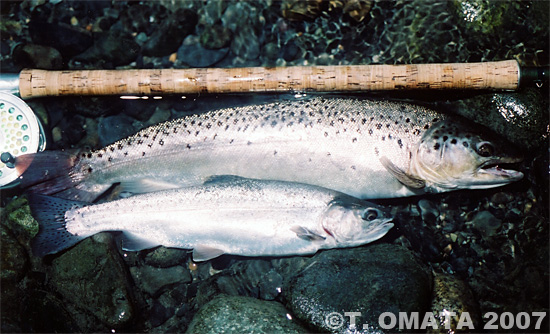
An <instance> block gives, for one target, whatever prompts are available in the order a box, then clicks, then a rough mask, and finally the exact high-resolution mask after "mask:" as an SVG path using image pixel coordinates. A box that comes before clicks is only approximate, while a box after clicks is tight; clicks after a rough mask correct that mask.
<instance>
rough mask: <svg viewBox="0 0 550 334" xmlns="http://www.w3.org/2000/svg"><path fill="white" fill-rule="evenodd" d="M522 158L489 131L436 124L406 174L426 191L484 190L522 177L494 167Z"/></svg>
mask: <svg viewBox="0 0 550 334" xmlns="http://www.w3.org/2000/svg"><path fill="white" fill-rule="evenodd" d="M521 160H522V156H521V155H520V154H519V153H518V152H517V150H515V149H514V148H513V147H512V145H511V144H509V143H507V142H506V141H504V140H503V139H500V138H498V137H497V136H496V135H495V134H493V133H491V132H490V130H488V129H485V128H482V127H476V128H472V126H470V125H465V124H464V123H463V122H462V121H452V122H451V121H448V120H445V121H440V122H437V123H435V124H434V125H433V126H432V127H431V128H429V129H428V130H427V131H426V132H425V133H424V135H423V136H422V139H421V141H420V143H419V145H418V146H417V149H416V150H415V151H413V152H412V160H411V166H410V171H409V174H410V175H412V176H413V177H415V178H417V179H420V180H423V181H424V182H425V183H426V187H427V189H426V190H428V191H438V190H448V189H484V188H492V187H497V186H501V185H505V184H508V183H510V182H513V181H516V180H519V179H521V178H522V177H523V174H522V173H520V172H517V171H514V170H506V169H502V168H500V167H498V164H503V163H515V162H519V161H521Z"/></svg>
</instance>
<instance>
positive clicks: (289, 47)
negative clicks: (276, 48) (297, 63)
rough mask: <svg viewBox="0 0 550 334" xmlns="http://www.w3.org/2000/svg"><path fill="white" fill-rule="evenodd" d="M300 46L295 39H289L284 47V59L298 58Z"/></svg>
mask: <svg viewBox="0 0 550 334" xmlns="http://www.w3.org/2000/svg"><path fill="white" fill-rule="evenodd" d="M299 52H300V48H299V47H298V46H297V45H296V43H295V42H294V40H290V41H288V42H287V43H286V44H285V46H284V47H283V59H284V60H286V61H293V60H294V59H296V58H297V56H298V53H299Z"/></svg>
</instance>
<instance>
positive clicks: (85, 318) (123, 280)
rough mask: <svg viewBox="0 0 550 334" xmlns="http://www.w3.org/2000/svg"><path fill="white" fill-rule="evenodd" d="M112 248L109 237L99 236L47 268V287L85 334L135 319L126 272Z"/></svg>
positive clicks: (103, 234) (107, 234)
mask: <svg viewBox="0 0 550 334" xmlns="http://www.w3.org/2000/svg"><path fill="white" fill-rule="evenodd" d="M115 247H116V246H115V243H114V241H113V238H112V235H110V234H109V233H100V234H97V235H95V236H94V237H90V238H87V239H85V240H84V241H82V242H80V243H79V244H77V245H76V246H75V247H73V248H71V249H69V250H67V251H66V252H64V253H62V254H61V255H60V256H58V257H56V258H54V259H53V261H52V265H51V267H48V276H49V281H48V286H49V287H50V288H51V289H52V290H53V291H55V292H56V293H58V294H59V295H60V296H62V298H63V300H64V304H65V305H66V307H67V309H68V311H69V312H70V313H71V316H72V317H73V318H79V319H81V320H80V321H81V323H86V329H87V330H88V331H103V330H105V329H109V328H120V327H123V326H125V325H128V324H129V323H131V322H132V320H133V319H134V317H135V316H136V312H137V310H136V308H135V306H134V300H135V298H134V297H133V292H132V289H131V286H132V285H131V283H130V279H129V277H128V270H127V269H126V267H125V264H124V261H123V260H122V258H121V257H120V255H119V253H118V252H117V251H116V250H115ZM69 305H72V307H69ZM95 319H97V320H99V322H98V323H97V324H93V322H94V321H97V320H95ZM88 326H89V327H88Z"/></svg>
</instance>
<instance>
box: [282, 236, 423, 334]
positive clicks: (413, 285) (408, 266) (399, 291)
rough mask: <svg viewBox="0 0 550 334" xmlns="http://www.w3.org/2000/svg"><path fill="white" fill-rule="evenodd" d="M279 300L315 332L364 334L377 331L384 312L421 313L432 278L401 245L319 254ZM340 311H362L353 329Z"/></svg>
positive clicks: (294, 278)
mask: <svg viewBox="0 0 550 334" xmlns="http://www.w3.org/2000/svg"><path fill="white" fill-rule="evenodd" d="M283 298H284V299H285V300H286V305H287V306H288V308H289V309H290V310H291V311H292V312H293V314H294V315H296V317H297V318H298V319H300V320H303V321H305V322H307V323H309V324H311V325H312V326H314V328H315V329H316V330H317V331H329V332H337V333H344V332H347V331H354V330H356V331H358V332H366V333H369V332H371V331H376V330H378V329H377V328H378V327H379V326H378V323H379V322H378V320H379V316H380V315H381V314H382V313H383V312H392V313H394V314H398V312H413V311H415V312H419V311H420V312H422V311H426V310H427V309H428V307H429V302H430V298H431V275H430V272H429V271H428V269H427V268H426V267H424V266H422V265H420V264H419V261H418V260H417V259H416V258H415V257H414V255H413V254H412V253H411V252H410V251H408V250H407V249H405V248H403V247H401V246H396V245H388V244H378V245H371V246H368V247H362V248H355V249H345V250H331V251H324V252H321V253H318V254H317V255H315V256H314V257H313V258H312V259H311V262H310V265H308V266H307V267H306V268H305V269H304V270H303V271H301V272H300V273H298V274H296V275H295V276H294V277H292V278H290V279H285V283H284V286H283ZM333 312H337V313H338V314H336V313H333ZM343 312H360V313H361V315H360V316H358V317H357V318H356V326H357V327H355V328H353V327H352V326H351V323H350V321H349V317H344V316H343ZM338 315H341V316H338Z"/></svg>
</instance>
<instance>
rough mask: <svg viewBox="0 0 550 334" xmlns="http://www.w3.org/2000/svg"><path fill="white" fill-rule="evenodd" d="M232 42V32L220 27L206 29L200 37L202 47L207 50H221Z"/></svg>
mask: <svg viewBox="0 0 550 334" xmlns="http://www.w3.org/2000/svg"><path fill="white" fill-rule="evenodd" d="M230 41H231V31H230V30H229V29H227V28H225V27H223V26H220V25H214V26H211V27H206V28H204V31H203V32H202V34H201V35H200V42H201V45H202V46H203V47H204V48H206V49H214V50H215V49H221V48H224V47H226V46H228V45H229V42H230Z"/></svg>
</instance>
